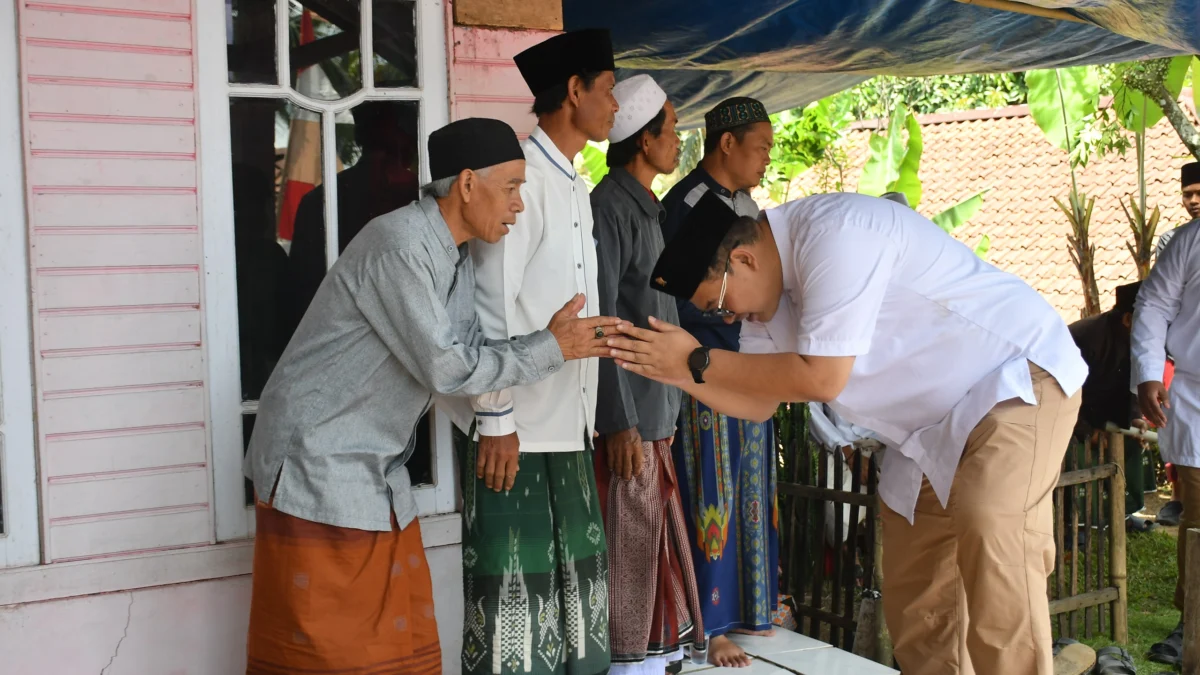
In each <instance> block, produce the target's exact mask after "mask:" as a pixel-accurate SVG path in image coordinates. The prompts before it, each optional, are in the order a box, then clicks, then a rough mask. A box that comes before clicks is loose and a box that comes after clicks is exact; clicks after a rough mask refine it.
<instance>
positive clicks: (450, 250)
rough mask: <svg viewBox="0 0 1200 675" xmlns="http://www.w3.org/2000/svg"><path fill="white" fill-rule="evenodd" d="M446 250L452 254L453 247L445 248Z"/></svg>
mask: <svg viewBox="0 0 1200 675" xmlns="http://www.w3.org/2000/svg"><path fill="white" fill-rule="evenodd" d="M446 250H447V251H449V252H451V253H454V247H453V246H447V247H446Z"/></svg>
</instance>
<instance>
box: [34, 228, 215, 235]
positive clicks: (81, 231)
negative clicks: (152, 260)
mask: <svg viewBox="0 0 1200 675" xmlns="http://www.w3.org/2000/svg"><path fill="white" fill-rule="evenodd" d="M199 231H200V228H199V226H196V225H177V226H166V227H163V226H158V225H148V226H141V225H112V226H103V225H100V226H79V225H65V226H53V225H42V226H39V227H35V228H33V232H34V234H38V235H44V236H59V235H66V236H78V235H90V234H139V235H140V234H194V233H196V232H199Z"/></svg>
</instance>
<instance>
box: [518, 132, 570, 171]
mask: <svg viewBox="0 0 1200 675" xmlns="http://www.w3.org/2000/svg"><path fill="white" fill-rule="evenodd" d="M529 140H530V141H531V142H532V143H533V145H534V147H536V148H537V149H538V150H539V151H540V152H541V154H542V156H543V157H545V158H546V159H547V160H549V161H550V163H551V164H553V165H554V168H556V169H558V171H559V172H560V173H561V174H562V175H564V176H566V177H567V178H570V179H571V180H575V177H576V173H575V163H574V162H572V161H571V160H569V159H567V156H566V155H564V154H563V153H562V150H559V149H558V146H557V145H555V144H554V141H552V140H550V136H549V135H547V134H546V132H545V131H543V130H542V128H541V127H540V126H538V127H534V128H533V133H531V134H529ZM526 159H528V158H526Z"/></svg>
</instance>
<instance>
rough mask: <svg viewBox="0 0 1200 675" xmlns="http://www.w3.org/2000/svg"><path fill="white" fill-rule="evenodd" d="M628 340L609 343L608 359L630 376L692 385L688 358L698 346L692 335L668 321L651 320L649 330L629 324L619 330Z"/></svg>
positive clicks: (670, 383)
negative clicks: (612, 359) (635, 375)
mask: <svg viewBox="0 0 1200 675" xmlns="http://www.w3.org/2000/svg"><path fill="white" fill-rule="evenodd" d="M617 330H618V331H619V332H621V333H623V334H625V336H626V337H614V338H610V339H609V340H608V346H609V347H610V350H609V353H608V355H609V356H612V357H613V358H614V359H616V361H617V365H618V366H620V367H622V368H624V369H625V370H628V371H629V372H631V373H637V374H638V375H641V376H643V377H648V378H650V379H651V380H655V381H658V382H662V383H663V384H669V385H673V386H676V387H683V386H685V385H688V384H691V383H692V382H693V380H692V374H691V371H690V370H689V369H688V364H687V360H688V356H689V355H691V353H692V352H693V351H695V350H696V349H697V348H698V347H699V346H700V343H699V341H697V340H696V338H694V337H692V335H691V334H690V333H688V332H687V331H685V330H683V329H682V328H680V327H679V326H676V325H674V324H671V323H667V322H666V321H659V320H658V319H656V318H654V317H650V329H649V330H647V329H645V328H638V327H637V326H634V325H632V324H629V323H624V324H622V325H620V326H618V327H617Z"/></svg>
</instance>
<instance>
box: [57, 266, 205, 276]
mask: <svg viewBox="0 0 1200 675" xmlns="http://www.w3.org/2000/svg"><path fill="white" fill-rule="evenodd" d="M199 271H200V266H199V265H112V266H106V267H99V266H97V267H43V268H41V269H39V270H38V271H37V273H38V275H39V276H47V277H80V276H91V275H97V274H99V275H109V274H184V273H189V274H190V273H195V272H199Z"/></svg>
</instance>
